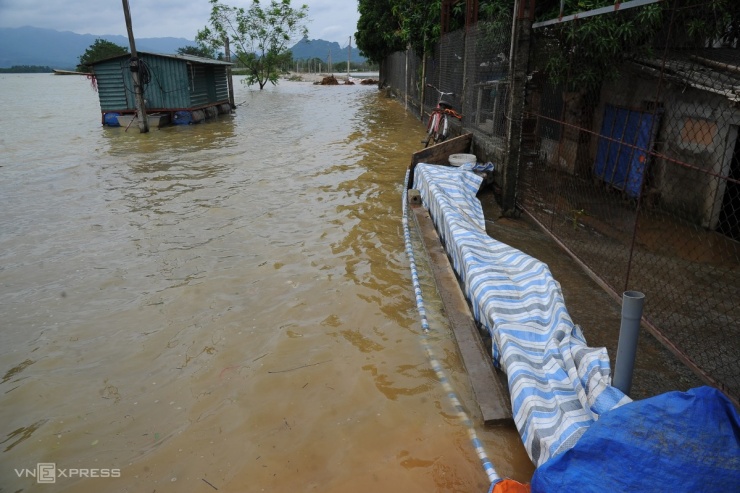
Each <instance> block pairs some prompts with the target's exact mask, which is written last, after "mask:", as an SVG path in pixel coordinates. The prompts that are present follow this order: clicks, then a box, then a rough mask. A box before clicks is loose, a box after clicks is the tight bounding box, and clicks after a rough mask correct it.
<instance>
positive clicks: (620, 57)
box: [520, 2, 740, 400]
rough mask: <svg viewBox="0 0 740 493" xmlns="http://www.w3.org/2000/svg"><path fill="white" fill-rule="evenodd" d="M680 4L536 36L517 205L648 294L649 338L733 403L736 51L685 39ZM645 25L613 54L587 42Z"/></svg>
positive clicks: (694, 13)
mask: <svg viewBox="0 0 740 493" xmlns="http://www.w3.org/2000/svg"><path fill="white" fill-rule="evenodd" d="M689 4H691V2H677V3H675V4H674V5H673V6H671V5H665V4H656V5H651V6H646V7H641V8H635V9H633V10H632V11H630V12H621V13H619V14H606V15H602V16H599V17H594V18H590V19H584V20H575V21H572V22H568V23H563V24H559V25H554V26H553V25H551V26H547V27H542V28H539V29H535V31H534V33H533V35H534V46H533V49H532V57H531V59H530V67H531V69H532V70H531V73H532V79H531V81H530V85H529V97H528V107H527V114H528V116H529V117H530V118H531V119H532V120H533V121H534V122H535V135H536V139H535V140H536V149H537V151H538V152H537V155H536V157H534V158H532V159H529V160H527V161H526V162H525V163H523V166H522V168H521V169H522V176H521V179H522V181H521V185H522V187H521V188H520V201H521V203H522V205H523V206H524V207H525V209H526V210H527V211H528V212H530V213H531V214H532V215H533V216H534V217H535V218H536V219H537V220H538V221H539V222H540V223H541V224H542V225H543V226H545V227H546V228H548V229H549V230H550V231H551V232H552V233H553V234H554V235H555V236H556V237H557V238H558V239H559V240H560V241H561V242H562V243H563V244H564V245H565V246H566V247H567V248H568V249H570V250H571V251H572V252H573V253H574V254H575V255H576V256H578V257H579V258H580V259H581V260H582V261H583V262H584V263H585V264H586V265H587V266H588V267H589V268H590V269H591V270H592V271H593V272H595V273H596V274H597V275H598V276H599V277H601V278H602V279H603V280H604V281H605V282H606V283H607V284H608V285H609V286H610V287H611V289H612V290H613V291H614V292H616V293H621V292H622V291H624V290H627V289H636V290H640V291H643V292H645V293H646V294H647V297H648V298H647V299H648V302H647V304H646V307H645V317H646V319H647V320H648V322H649V323H650V325H651V327H652V329H653V331H654V333H655V334H656V335H657V336H658V338H659V339H661V340H663V342H664V343H665V344H666V345H668V346H669V347H670V348H671V349H673V350H674V351H675V352H677V353H678V354H679V355H680V356H681V357H682V358H683V359H684V360H685V361H686V362H687V363H688V364H689V365H690V366H692V367H694V368H695V369H697V370H698V371H699V372H701V373H703V374H704V376H705V377H706V378H707V379H708V380H710V381H712V382H713V383H715V384H716V385H717V386H719V387H720V388H723V389H724V390H725V391H726V392H727V393H728V394H730V395H732V396H734V398H735V399H736V400H737V397H738V396H740V362H739V361H738V359H737V354H738V352H739V351H740V326H739V323H740V296H739V295H740V245H739V244H738V242H737V240H740V234H739V233H740V193H738V191H739V190H740V187H739V186H738V185H739V184H740V181H738V178H739V177H740V139H738V128H740V110H739V109H738V105H737V103H738V101H740V91H738V88H739V87H740V51H739V50H738V46H737V37H736V34H735V35H731V36H727V37H724V38H723V37H722V36H721V29H720V30H719V31H710V30H708V31H706V32H705V33H704V36H703V37H700V39H697V40H695V41H694V42H689V41H688V40H687V39H686V38H687V32H690V29H691V28H690V26H691V25H692V22H694V21H695V20H696V19H699V18H702V16H703V13H704V12H703V11H702V10H701V7H700V6H698V5H696V6H694V7H687V5H689ZM676 6H680V8H677V7H676ZM674 7H676V8H674ZM650 18H654V25H653V30H652V31H651V35H648V34H647V33H646V32H645V31H644V30H643V31H640V34H639V36H643V38H640V37H639V36H638V35H635V36H634V37H632V38H630V39H631V40H632V41H629V43H631V44H629V43H628V42H627V41H626V40H625V41H623V44H622V45H619V46H618V48H619V50H620V51H619V53H615V54H614V55H612V56H606V55H605V54H604V53H600V52H599V51H598V50H596V49H595V48H593V47H592V46H590V45H589V43H591V42H593V43H597V42H603V41H604V38H605V37H606V34H604V33H605V32H607V31H608V30H610V29H611V30H618V29H628V28H629V26H632V27H634V26H640V22H643V23H644V22H645V19H650ZM649 27H650V26H649V25H647V24H644V25H642V28H643V29H648V28H649ZM720 27H721V26H720ZM726 27H727V28H728V29H729V28H731V23H729V22H728V24H727V26H726ZM585 32H588V33H589V37H590V39H589V38H587V37H583V36H581V33H585Z"/></svg>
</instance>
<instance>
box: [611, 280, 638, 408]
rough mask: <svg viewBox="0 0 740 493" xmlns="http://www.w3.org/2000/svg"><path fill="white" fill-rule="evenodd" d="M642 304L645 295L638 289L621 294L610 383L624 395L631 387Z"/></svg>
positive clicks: (627, 393)
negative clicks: (619, 319)
mask: <svg viewBox="0 0 740 493" xmlns="http://www.w3.org/2000/svg"><path fill="white" fill-rule="evenodd" d="M644 304H645V295H644V294H643V293H641V292H639V291H625V292H624V293H623V294H622V324H621V325H620V327H619V344H618V345H617V360H616V362H615V363H614V378H613V379H612V385H613V386H614V387H616V388H618V389H619V390H621V391H622V392H624V393H625V394H626V395H629V393H630V389H631V388H632V371H633V370H634V367H635V353H636V352H637V337H638V336H639V335H640V320H641V319H642V306H643V305H644Z"/></svg>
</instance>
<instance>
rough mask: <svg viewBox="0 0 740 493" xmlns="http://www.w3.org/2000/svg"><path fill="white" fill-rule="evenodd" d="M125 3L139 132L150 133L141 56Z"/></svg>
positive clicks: (125, 1) (124, 3)
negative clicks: (140, 74)
mask: <svg viewBox="0 0 740 493" xmlns="http://www.w3.org/2000/svg"><path fill="white" fill-rule="evenodd" d="M122 1H123V15H124V16H125V17H126V30H127V31H128V42H129V45H130V46H131V65H130V68H131V78H132V79H133V81H134V97H135V99H136V112H137V114H138V116H139V132H140V133H143V134H145V133H147V132H148V131H149V121H148V120H147V117H146V103H145V102H144V89H143V88H142V87H141V84H140V79H139V70H140V69H141V64H140V63H139V56H138V55H137V53H136V42H135V41H134V29H133V28H132V27H131V12H130V11H129V8H128V0H122Z"/></svg>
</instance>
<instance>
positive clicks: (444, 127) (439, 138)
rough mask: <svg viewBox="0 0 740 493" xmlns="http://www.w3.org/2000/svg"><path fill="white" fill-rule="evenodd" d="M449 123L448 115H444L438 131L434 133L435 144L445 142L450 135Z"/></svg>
mask: <svg viewBox="0 0 740 493" xmlns="http://www.w3.org/2000/svg"><path fill="white" fill-rule="evenodd" d="M449 130H450V128H449V122H448V121H447V115H442V116H441V120H440V121H439V124H438V125H437V128H436V130H435V131H434V143H435V144H436V143H437V142H444V140H445V139H446V138H447V135H448V133H449Z"/></svg>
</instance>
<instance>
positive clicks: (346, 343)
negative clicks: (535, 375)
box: [0, 76, 531, 492]
mask: <svg viewBox="0 0 740 493" xmlns="http://www.w3.org/2000/svg"><path fill="white" fill-rule="evenodd" d="M0 88H2V89H3V90H2V91H0V95H5V96H0V97H3V98H6V99H7V94H9V93H11V94H14V97H13V99H14V100H18V99H20V100H25V101H30V100H33V97H32V96H34V95H36V94H42V95H43V97H42V98H41V101H40V102H39V104H42V105H43V106H41V107H40V108H56V109H58V112H54V113H51V114H46V115H45V117H44V118H39V119H34V120H30V121H29V122H28V125H29V126H28V127H24V128H20V127H9V128H8V129H7V132H6V133H5V135H3V136H2V137H1V139H2V144H3V146H4V147H5V150H6V152H4V153H3V158H2V163H0V165H2V168H0V173H1V174H2V178H3V179H2V180H0V194H1V195H2V197H3V199H4V213H3V215H2V216H1V217H0V310H2V320H3V324H2V329H0V330H1V332H0V373H2V374H3V375H4V377H3V381H2V383H0V423H1V424H0V442H1V443H2V445H3V448H4V452H2V461H0V464H1V465H0V468H2V470H0V478H2V481H0V482H1V483H2V484H3V485H4V486H5V485H7V486H6V487H7V489H8V491H18V490H22V491H35V490H36V488H37V484H36V483H35V481H34V479H33V478H27V477H18V474H16V473H15V472H14V468H15V469H18V470H21V469H23V468H28V469H31V468H33V467H35V465H36V464H37V463H41V462H43V463H56V464H57V465H58V467H67V468H96V467H97V468H120V469H121V477H120V478H108V479H104V478H97V479H91V478H88V479H85V478H64V479H62V478H60V479H59V481H57V483H56V484H55V485H45V489H44V491H100V490H105V491H153V490H156V491H158V492H163V491H177V492H182V491H204V490H205V491H210V490H211V489H214V488H218V489H219V490H221V491H262V490H264V491H288V490H296V491H305V490H311V489H318V488H320V489H322V490H323V491H336V492H342V491H348V490H350V489H351V490H353V491H377V490H378V489H385V490H389V491H485V488H486V486H487V485H486V484H485V483H486V478H485V475H484V473H483V470H482V468H481V467H480V464H479V463H478V459H477V456H476V454H475V452H474V450H472V448H471V447H470V444H469V440H468V437H467V432H466V430H465V428H464V427H462V426H460V424H459V423H458V422H457V418H456V414H455V412H454V409H452V407H451V406H450V404H449V402H448V401H447V398H446V396H445V394H444V392H443V391H442V389H441V387H440V386H439V385H438V383H437V381H436V379H435V375H434V372H433V371H432V370H431V368H430V367H429V365H428V362H427V360H426V356H425V353H424V351H423V350H422V348H421V346H420V344H419V326H418V319H417V315H416V309H415V303H414V296H413V291H412V288H411V283H410V279H409V275H408V266H407V260H406V258H405V253H404V247H403V235H402V231H401V221H400V215H401V204H400V196H401V187H402V180H403V176H404V173H405V168H406V165H407V163H408V161H409V156H410V154H411V153H412V152H413V151H414V150H416V147H417V144H416V143H418V142H419V141H420V140H421V132H422V131H423V128H422V125H421V124H420V123H419V122H418V121H416V120H414V119H413V118H411V117H409V116H408V115H406V114H405V113H404V112H403V109H402V108H401V107H400V106H399V105H398V104H397V103H395V102H393V101H392V100H389V99H386V98H384V97H382V96H381V95H380V94H379V93H378V91H377V90H376V89H374V88H371V87H365V86H339V87H322V86H313V85H310V84H306V83H290V82H282V83H281V84H280V85H279V86H278V87H276V88H267V89H266V90H264V91H256V90H249V89H247V88H246V87H244V86H241V85H239V86H237V94H236V100H237V102H240V103H242V104H241V106H240V107H239V109H238V111H237V112H236V113H235V114H234V115H230V116H221V117H219V118H218V119H216V120H214V121H211V122H207V123H205V124H201V125H193V126H186V127H168V128H165V129H159V130H154V129H153V130H152V131H151V132H150V133H148V134H139V132H138V129H129V130H128V132H126V131H125V129H123V128H117V129H111V128H101V127H100V125H99V120H98V116H97V115H98V114H99V107H98V105H97V96H96V95H95V93H93V92H92V91H91V90H90V88H89V86H88V85H87V83H86V81H84V80H81V79H78V78H74V77H71V78H65V77H49V76H14V77H7V76H5V77H3V76H0ZM5 102H6V103H8V104H7V108H9V110H8V111H10V112H11V114H6V118H9V119H10V120H15V119H18V118H19V116H18V115H19V114H21V113H20V112H27V109H26V108H24V107H23V105H14V104H12V103H11V102H10V101H5ZM13 111H15V112H16V113H15V115H13V114H12V112H13ZM31 134H32V135H36V136H43V138H35V139H31V138H30V137H29V135H31ZM423 282H425V285H424V286H423V287H424V289H425V295H426V296H427V297H428V298H429V299H428V300H427V303H428V305H429V306H428V311H429V318H430V323H431V324H432V327H433V328H435V336H434V337H433V338H432V339H433V340H432V343H433V344H434V345H435V346H436V347H435V350H436V352H437V354H439V355H444V357H443V358H442V361H443V363H444V366H445V367H446V369H447V371H448V372H449V374H450V378H451V380H452V382H453V383H454V384H455V385H456V387H457V391H458V393H459V394H460V396H461V398H462V399H463V400H464V401H465V404H466V405H467V406H469V407H471V413H472V412H474V408H473V407H472V402H471V393H470V391H469V389H468V387H467V380H466V377H465V375H464V373H463V369H462V366H461V364H460V362H459V360H458V358H457V353H456V349H455V346H454V343H453V342H452V340H451V339H450V335H449V333H448V331H447V328H446V327H445V326H444V323H443V317H442V315H441V313H440V309H439V304H438V302H435V299H434V295H435V291H434V287H433V285H432V284H431V283H430V280H429V279H428V278H427V279H424V280H423ZM478 433H479V437H480V438H481V439H482V440H483V441H484V444H486V446H487V448H488V451H489V454H490V455H491V456H492V458H493V459H494V461H495V462H496V465H497V467H498V469H499V473H500V474H502V475H508V476H513V477H514V478H518V479H520V480H527V479H528V475H529V474H531V465H529V461H528V459H527V458H526V456H525V455H524V452H523V449H522V448H521V445H520V444H519V439H518V436H517V434H516V432H515V431H513V430H508V429H480V430H479V431H478ZM3 491H4V490H3Z"/></svg>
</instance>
